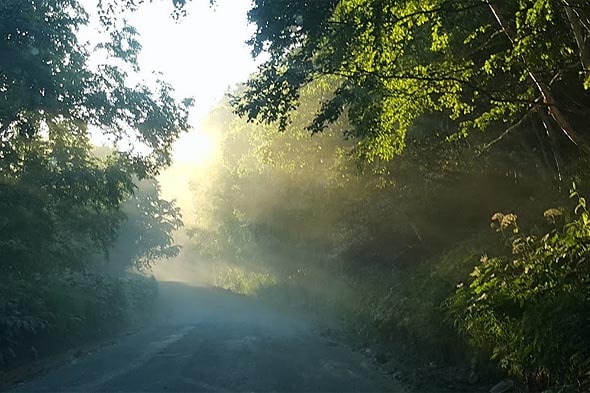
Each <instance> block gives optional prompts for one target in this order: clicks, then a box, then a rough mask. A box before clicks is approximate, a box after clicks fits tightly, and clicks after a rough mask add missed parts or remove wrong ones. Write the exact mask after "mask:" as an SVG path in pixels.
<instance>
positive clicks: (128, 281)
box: [0, 271, 157, 367]
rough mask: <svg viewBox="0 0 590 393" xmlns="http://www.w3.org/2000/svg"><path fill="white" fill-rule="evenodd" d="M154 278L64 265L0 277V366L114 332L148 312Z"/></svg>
mask: <svg viewBox="0 0 590 393" xmlns="http://www.w3.org/2000/svg"><path fill="white" fill-rule="evenodd" d="M156 292H157V285H156V282H155V280H153V279H148V278H146V277H144V276H140V275H133V274H128V275H125V276H110V275H106V274H101V273H96V272H73V271H65V272H63V273H60V274H56V273H54V274H51V275H47V276H41V275H35V276H33V277H27V278H23V277H18V276H7V277H3V278H2V280H0V366H4V367H10V366H14V365H15V364H18V363H21V362H23V361H27V360H28V359H30V358H31V357H36V356H37V355H38V354H39V353H44V352H54V351H59V350H63V349H65V348H67V347H69V346H71V345H76V344H80V343H82V342H84V341H87V340H90V339H93V338H97V337H100V336H104V335H106V334H109V333H114V332H116V331H117V330H118V329H121V328H122V327H124V326H127V325H129V324H130V323H136V322H139V321H141V319H142V318H144V317H146V316H147V315H148V312H149V310H150V309H151V306H152V304H153V301H154V299H155V296H156Z"/></svg>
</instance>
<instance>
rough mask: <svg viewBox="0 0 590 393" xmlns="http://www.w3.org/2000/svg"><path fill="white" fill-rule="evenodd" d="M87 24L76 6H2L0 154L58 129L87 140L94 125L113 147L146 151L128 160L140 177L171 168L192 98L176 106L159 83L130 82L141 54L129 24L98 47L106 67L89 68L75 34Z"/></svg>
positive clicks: (60, 1)
mask: <svg viewBox="0 0 590 393" xmlns="http://www.w3.org/2000/svg"><path fill="white" fill-rule="evenodd" d="M87 23H88V16H87V14H86V12H85V10H84V9H83V7H82V6H81V5H80V3H79V2H78V1H77V0H51V1H45V0H43V1H37V0H36V1H29V2H25V3H23V2H22V1H18V0H8V1H4V2H3V3H2V6H1V7H0V59H1V60H0V91H2V97H1V99H0V137H1V139H0V140H1V142H0V156H1V157H4V155H5V154H7V153H6V152H5V151H6V149H8V150H10V145H11V144H12V142H13V141H14V140H15V138H17V137H19V136H21V137H29V138H30V137H34V136H38V135H40V134H42V133H43V130H44V129H46V128H47V127H49V128H51V127H52V124H54V123H60V125H61V127H63V128H64V132H66V133H69V134H72V135H80V134H86V135H89V128H88V126H91V128H92V129H95V130H98V132H102V133H104V134H105V135H106V136H109V137H111V138H112V139H114V140H115V141H127V142H132V143H136V144H142V145H144V146H145V149H144V151H146V152H147V154H146V153H141V152H140V151H130V152H128V153H126V155H127V156H128V159H129V160H130V162H133V164H134V166H133V168H134V171H135V172H136V173H138V174H139V175H140V176H145V175H146V174H155V173H157V172H158V170H159V169H160V167H161V166H162V165H166V164H169V163H170V149H171V144H172V142H173V141H174V140H175V139H176V137H177V136H178V134H179V133H180V132H182V131H185V130H187V129H188V127H189V126H188V119H187V118H188V108H189V107H190V106H191V104H192V100H190V99H187V100H184V101H183V102H177V100H176V99H174V98H173V97H172V93H173V91H172V88H171V87H170V86H169V85H167V84H165V83H164V82H162V81H158V82H157V85H156V88H155V89H153V90H152V89H150V88H148V87H147V86H146V85H145V84H137V85H135V86H133V85H132V84H131V83H130V72H135V71H138V69H139V67H138V64H137V54H138V53H139V50H140V48H141V46H140V45H139V43H138V42H137V32H136V31H135V29H134V28H132V27H131V26H126V25H124V26H119V25H118V24H117V25H116V27H117V28H118V29H116V30H113V31H111V34H110V35H107V37H109V40H107V41H105V42H102V43H99V44H98V50H103V52H105V51H106V55H107V56H106V57H107V60H106V62H105V63H104V64H99V65H98V66H96V67H91V66H90V64H89V57H90V54H91V51H90V48H88V45H87V44H85V43H81V42H80V41H79V39H78V38H77V35H76V33H77V32H78V31H79V30H80V29H81V28H82V27H84V26H85V25H86V24H87ZM113 23H114V22H113ZM123 47H127V48H128V49H127V50H122V49H121V48H123Z"/></svg>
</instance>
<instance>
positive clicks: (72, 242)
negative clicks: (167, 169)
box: [0, 0, 190, 369]
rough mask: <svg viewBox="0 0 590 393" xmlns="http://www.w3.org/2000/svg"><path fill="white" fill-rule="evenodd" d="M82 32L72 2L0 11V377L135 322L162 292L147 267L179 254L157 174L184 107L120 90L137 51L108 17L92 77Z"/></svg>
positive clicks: (130, 88)
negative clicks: (107, 143)
mask: <svg viewBox="0 0 590 393" xmlns="http://www.w3.org/2000/svg"><path fill="white" fill-rule="evenodd" d="M87 23H88V15H87V14H86V12H85V10H84V9H83V8H82V7H81V5H80V4H79V3H78V2H77V1H69V0H52V1H30V2H22V1H12V0H9V1H3V2H2V4H1V5H0V92H1V93H0V369H8V368H13V367H15V366H18V365H20V364H25V363H27V362H30V361H32V360H35V359H37V358H38V357H40V356H43V355H46V354H50V353H55V352H59V351H63V350H65V349H68V348H71V347H73V346H75V345H80V344H84V343H87V342H89V341H92V340H95V339H96V338H99V337H105V336H106V335H108V334H112V333H115V332H117V331H119V330H120V329H122V328H126V327H129V326H130V324H132V323H136V322H139V321H140V320H142V319H143V318H145V317H146V316H147V315H149V311H150V304H151V303H152V302H153V300H154V299H155V296H156V294H157V285H156V282H155V280H153V279H150V278H149V277H148V276H147V275H146V274H145V273H144V272H145V271H146V268H149V266H150V264H152V263H153V262H154V261H156V260H157V259H160V258H167V257H172V256H174V255H176V253H177V252H178V247H177V246H175V245H174V242H173V239H172V233H173V231H174V230H176V229H178V228H179V227H180V225H181V224H182V222H181V221H180V213H179V211H178V209H177V208H176V207H175V205H174V204H173V203H171V202H168V201H165V200H162V199H161V198H160V194H159V193H160V190H159V185H158V183H157V181H156V180H154V176H155V175H156V174H157V173H158V171H159V170H160V169H161V168H162V167H163V166H164V165H166V164H167V163H169V161H170V149H171V144H172V142H173V141H174V140H175V139H176V137H177V135H178V134H179V133H180V132H182V131H183V130H186V129H188V124H187V110H188V105H190V100H187V101H185V102H184V103H181V102H177V101H176V100H174V99H173V98H172V96H171V88H170V86H167V85H166V84H164V83H162V82H157V83H156V85H155V87H154V88H148V87H146V86H145V85H142V84H138V85H135V86H134V85H132V84H131V83H130V82H129V79H128V76H129V75H130V74H132V73H133V72H137V71H138V66H137V63H136V55H137V51H138V50H139V48H140V46H139V44H138V43H137V41H136V39H135V33H134V29H133V28H131V27H129V26H124V25H123V21H121V20H117V19H116V18H115V17H114V14H112V13H106V14H103V18H102V21H101V28H102V29H103V30H104V31H103V32H104V33H105V34H103V35H102V37H106V39H105V41H104V42H101V43H99V44H98V48H99V49H98V50H99V51H103V52H104V53H103V54H104V62H105V63H104V64H94V65H92V66H91V65H90V63H91V62H90V61H89V58H90V56H91V53H94V52H93V48H91V47H90V46H89V45H88V44H85V43H83V42H81V41H80V40H79V39H78V38H77V35H76V34H77V32H78V31H79V30H80V29H81V28H83V27H84V26H85V25H86V24H87ZM123 42H125V45H123ZM123 46H125V47H126V49H125V50H123V49H122V48H123ZM99 135H101V136H102V137H103V138H106V139H109V138H110V140H116V141H118V142H119V145H124V143H123V142H127V143H131V144H136V145H138V146H139V145H141V146H142V149H139V150H140V152H138V150H128V149H116V148H115V147H111V148H109V147H101V148H98V147H96V146H94V145H93V144H92V143H91V137H97V136H99ZM113 146H116V144H114V145H113ZM141 150H142V151H141Z"/></svg>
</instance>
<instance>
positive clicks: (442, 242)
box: [190, 0, 590, 391]
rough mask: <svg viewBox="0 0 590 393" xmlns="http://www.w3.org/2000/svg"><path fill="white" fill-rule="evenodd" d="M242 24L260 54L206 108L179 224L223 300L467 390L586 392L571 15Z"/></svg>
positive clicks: (398, 4) (583, 114)
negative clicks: (405, 359)
mask: <svg viewBox="0 0 590 393" xmlns="http://www.w3.org/2000/svg"><path fill="white" fill-rule="evenodd" d="M249 17H250V20H251V22H252V23H254V25H255V27H256V33H255V34H254V36H253V38H252V40H251V41H250V42H249V43H250V45H251V46H252V49H253V54H254V55H259V54H260V53H266V54H267V56H268V60H267V61H266V62H265V63H264V64H263V65H262V66H261V67H260V71H259V73H257V74H255V75H253V76H252V77H251V78H250V80H249V81H247V82H246V83H245V84H244V85H242V86H239V87H237V88H236V89H235V90H234V91H233V92H232V93H231V94H230V96H229V98H228V99H227V100H226V101H224V102H221V103H220V104H219V106H218V107H217V108H216V109H214V110H213V111H212V112H211V113H210V116H209V121H208V123H207V126H208V127H209V129H210V130H212V131H211V132H216V133H218V134H219V135H221V140H222V142H221V159H220V161H219V165H217V166H216V167H215V168H214V169H212V175H211V177H212V179H213V183H212V184H214V186H213V187H211V188H210V191H209V192H208V193H207V194H206V197H205V199H207V201H208V204H203V203H202V201H203V200H204V199H203V198H204V197H203V195H202V193H200V194H199V193H197V194H196V195H195V198H196V202H195V204H196V208H197V209H198V211H199V215H200V216H201V217H202V219H203V221H202V222H201V223H199V222H197V223H196V224H195V225H192V228H191V229H190V231H191V233H192V235H193V241H194V247H195V248H196V249H197V250H200V251H201V252H202V253H203V255H205V256H206V257H207V258H217V259H218V260H219V261H220V262H221V261H223V263H226V264H228V263H229V264H228V266H230V267H228V268H227V269H226V270H225V271H224V272H223V273H222V274H220V283H221V285H225V286H226V287H228V288H232V289H234V290H236V291H238V292H241V293H246V294H252V295H255V296H259V297H261V298H266V299H268V300H269V301H272V302H275V303H277V304H280V305H283V306H285V305H288V306H291V307H294V308H299V309H305V310H309V311H312V312H315V313H317V314H319V315H324V316H326V317H330V318H333V317H336V318H340V320H341V321H342V325H343V326H345V327H346V328H347V331H349V332H353V333H355V334H356V335H358V336H360V337H363V338H364V339H365V340H367V341H371V342H377V343H380V344H390V345H393V346H395V347H396V348H403V349H405V350H406V353H407V354H411V355H413V356H414V357H415V358H416V359H417V364H426V365H427V364H443V365H462V366H464V368H466V369H467V371H468V372H467V373H466V374H465V377H464V381H462V382H463V383H464V384H468V383H469V380H471V383H474V382H475V381H476V380H477V379H479V380H480V381H482V380H483V381H486V380H487V378H491V379H489V380H488V381H490V382H494V381H497V379H498V378H501V377H502V375H503V376H505V377H509V378H512V379H513V380H514V381H516V383H517V386H518V388H519V389H522V390H527V389H528V390H531V391H542V390H544V389H548V388H555V389H565V390H572V391H578V390H579V391H585V390H587V389H589V388H590V385H589V383H590V378H589V377H590V354H589V352H588V348H589V345H588V344H589V343H588V338H587V337H588V335H587V331H588V329H589V328H590V325H589V321H590V314H589V311H588V310H590V308H589V307H588V306H589V303H588V302H589V300H590V296H589V290H590V286H589V278H590V275H589V271H588V260H587V258H588V229H589V228H590V227H589V225H590V224H589V220H588V210H587V203H586V199H585V195H587V192H588V186H589V184H588V157H589V156H588V154H589V152H590V150H588V147H587V146H588V126H587V122H588V109H589V97H590V96H589V94H588V90H587V89H588V64H589V63H588V59H587V57H588V45H587V38H588V37H589V36H590V23H589V22H590V19H589V18H590V8H588V5H587V4H586V3H585V2H579V1H571V2H569V1H568V2H558V1H551V0H521V1H514V2H510V4H508V3H505V2H486V1H475V0H466V1H445V0H437V1H430V2H423V1H412V0H408V1H397V0H396V1H393V0H392V1H388V0H385V1H382V0H367V1H359V0H350V1H327V2H312V3H310V2H306V1H294V2H289V3H288V4H287V3H282V2H272V3H271V2H266V1H255V2H254V5H253V8H252V9H251V11H250V14H249ZM232 112H233V113H232ZM238 115H239V116H242V118H240V117H239V116H238ZM203 186H204V185H203V184H200V183H199V180H198V179H197V180H195V184H194V187H195V189H196V190H199V189H202V188H200V187H203ZM468 374H470V376H469V375H468Z"/></svg>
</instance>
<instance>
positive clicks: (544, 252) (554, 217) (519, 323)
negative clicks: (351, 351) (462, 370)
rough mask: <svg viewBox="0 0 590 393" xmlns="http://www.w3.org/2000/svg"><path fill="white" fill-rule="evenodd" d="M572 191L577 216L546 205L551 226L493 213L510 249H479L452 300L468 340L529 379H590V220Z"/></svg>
mask: <svg viewBox="0 0 590 393" xmlns="http://www.w3.org/2000/svg"><path fill="white" fill-rule="evenodd" d="M572 196H573V197H576V198H577V199H578V206H577V207H576V209H575V213H576V216H575V217H574V218H573V219H572V220H571V221H570V222H567V220H566V218H565V215H564V213H563V210H560V209H550V210H547V211H546V212H545V217H546V218H547V220H548V221H549V222H550V224H551V225H552V227H553V228H552V229H551V230H549V231H544V232H545V233H541V234H540V235H535V234H528V235H525V234H521V229H520V228H519V227H518V223H517V217H516V216H515V215H514V214H507V215H504V214H500V213H498V214H496V215H494V217H493V220H494V224H493V225H494V227H496V228H497V230H498V231H499V232H500V233H502V234H503V235H504V236H505V238H506V240H507V242H506V243H507V246H508V247H507V252H506V253H505V255H503V256H498V257H487V256H484V257H483V258H482V259H481V262H480V263H479V264H478V266H477V267H475V269H474V270H473V272H472V273H471V276H472V279H471V282H470V283H469V284H468V285H466V286H463V287H461V288H459V289H458V290H457V292H456V294H455V295H454V296H453V297H452V299H450V301H449V306H450V310H451V312H452V313H453V314H454V315H455V318H456V322H457V326H458V327H459V329H460V331H461V332H462V333H463V334H464V335H465V336H466V337H467V338H468V339H469V341H470V343H471V345H472V346H473V347H474V348H475V349H476V350H478V351H479V352H481V353H487V354H489V355H491V358H492V359H494V360H495V361H497V362H498V364H499V365H500V366H501V367H502V368H504V369H505V370H507V371H508V372H509V373H510V374H512V375H513V376H515V377H517V378H519V379H521V380H522V381H523V382H524V383H527V384H528V385H529V386H537V387H544V386H548V385H553V384H573V385H576V386H578V387H583V386H585V387H586V388H588V387H590V385H589V382H590V335H589V334H588V332H590V222H589V214H588V210H587V207H586V201H585V199H584V198H582V197H580V196H579V195H578V194H577V192H576V191H575V189H574V191H573V193H572Z"/></svg>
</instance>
